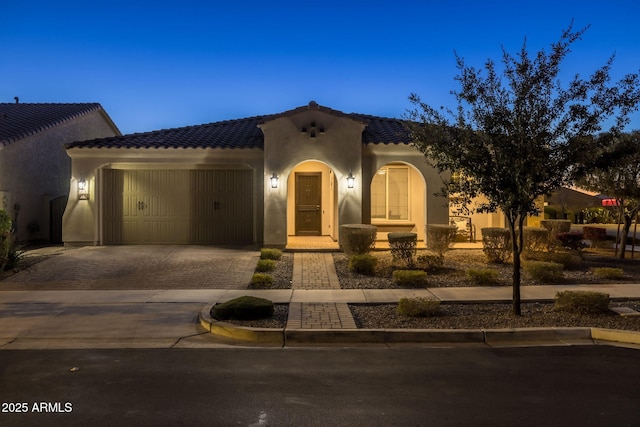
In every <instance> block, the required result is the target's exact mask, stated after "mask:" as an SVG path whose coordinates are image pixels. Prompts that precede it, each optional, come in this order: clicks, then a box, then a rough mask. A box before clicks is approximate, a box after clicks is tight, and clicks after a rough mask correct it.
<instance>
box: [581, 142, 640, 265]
mask: <svg viewBox="0 0 640 427" xmlns="http://www.w3.org/2000/svg"><path fill="white" fill-rule="evenodd" d="M598 138H600V139H603V140H605V141H606V143H601V144H599V145H600V146H602V147H603V148H602V149H601V150H600V152H599V153H598V154H597V155H596V156H595V161H594V163H593V165H592V166H593V167H592V168H591V169H590V170H588V171H585V173H584V176H583V178H582V179H581V180H580V181H579V184H580V186H582V187H584V188H586V189H587V190H592V191H599V192H601V193H604V194H607V195H608V196H611V197H614V198H615V199H616V200H617V202H618V210H619V213H620V218H622V219H623V227H622V228H623V230H622V234H621V235H622V236H623V237H622V238H621V235H620V233H618V240H617V241H618V242H620V245H619V246H618V252H617V255H618V256H619V257H620V258H624V257H625V249H626V238H627V236H628V235H629V230H630V228H631V222H632V221H633V219H634V218H636V217H637V215H638V210H639V209H640V131H634V132H631V133H625V134H621V135H612V134H608V133H607V134H603V135H599V136H598ZM618 228H619V227H618Z"/></svg>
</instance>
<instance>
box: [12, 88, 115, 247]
mask: <svg viewBox="0 0 640 427" xmlns="http://www.w3.org/2000/svg"><path fill="white" fill-rule="evenodd" d="M115 135H120V131H119V130H118V128H117V127H116V125H115V124H114V123H113V121H112V120H111V119H110V118H109V116H108V115H107V113H106V112H105V110H104V109H103V108H102V106H100V104H96V103H83V104H31V103H18V102H17V100H16V103H0V209H3V210H5V211H6V212H7V213H8V214H9V215H11V217H12V218H13V226H14V229H15V230H14V231H15V236H16V239H17V240H18V241H26V240H44V241H50V242H54V243H57V242H61V241H62V212H63V211H64V208H65V206H66V203H67V196H68V194H69V178H70V176H71V160H70V159H69V157H68V156H67V154H66V152H65V149H64V144H65V143H68V142H73V141H78V140H85V139H94V138H102V137H107V136H115Z"/></svg>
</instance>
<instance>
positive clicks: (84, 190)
mask: <svg viewBox="0 0 640 427" xmlns="http://www.w3.org/2000/svg"><path fill="white" fill-rule="evenodd" d="M78 200H89V184H87V181H85V180H84V179H80V180H78Z"/></svg>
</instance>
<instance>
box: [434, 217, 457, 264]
mask: <svg viewBox="0 0 640 427" xmlns="http://www.w3.org/2000/svg"><path fill="white" fill-rule="evenodd" d="M457 231H458V228H457V227H456V226H455V225H445V224H428V225H427V248H428V249H430V250H432V251H434V252H435V253H437V254H438V255H440V256H442V255H443V254H444V253H445V252H446V251H448V250H449V245H450V244H451V242H453V241H454V240H455V239H456V233H457Z"/></svg>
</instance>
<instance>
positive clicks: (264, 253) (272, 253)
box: [260, 248, 282, 261]
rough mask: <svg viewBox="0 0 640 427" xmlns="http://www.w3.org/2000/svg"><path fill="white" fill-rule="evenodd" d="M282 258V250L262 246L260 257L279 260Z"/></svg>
mask: <svg viewBox="0 0 640 427" xmlns="http://www.w3.org/2000/svg"><path fill="white" fill-rule="evenodd" d="M280 258H282V251H281V250H280V249H274V248H262V249H261V250H260V259H272V260H274V261H278V260H279V259H280Z"/></svg>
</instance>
